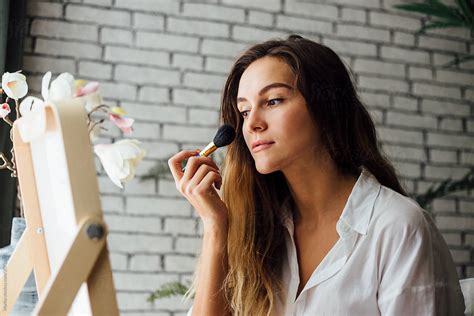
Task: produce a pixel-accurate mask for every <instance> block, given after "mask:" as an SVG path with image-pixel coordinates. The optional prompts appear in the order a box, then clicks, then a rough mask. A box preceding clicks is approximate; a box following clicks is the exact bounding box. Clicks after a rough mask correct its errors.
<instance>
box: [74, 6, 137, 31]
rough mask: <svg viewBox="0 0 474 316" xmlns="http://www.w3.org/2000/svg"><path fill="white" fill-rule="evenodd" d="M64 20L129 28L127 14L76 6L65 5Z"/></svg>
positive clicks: (128, 15)
mask: <svg viewBox="0 0 474 316" xmlns="http://www.w3.org/2000/svg"><path fill="white" fill-rule="evenodd" d="M66 19H68V20H72V21H81V22H92V23H95V24H99V25H114V26H130V20H131V18H130V13H129V12H125V11H116V10H107V9H99V8H94V7H86V6H83V5H76V4H68V5H66Z"/></svg>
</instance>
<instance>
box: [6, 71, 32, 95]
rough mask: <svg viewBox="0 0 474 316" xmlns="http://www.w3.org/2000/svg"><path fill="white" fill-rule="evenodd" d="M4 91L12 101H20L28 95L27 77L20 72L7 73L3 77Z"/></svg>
mask: <svg viewBox="0 0 474 316" xmlns="http://www.w3.org/2000/svg"><path fill="white" fill-rule="evenodd" d="M2 89H3V91H5V93H6V94H7V96H8V97H9V98H11V99H14V100H18V99H21V98H23V97H24V96H25V95H26V94H27V93H28V85H27V83H26V77H25V75H23V74H21V73H20V72H14V73H9V72H6V73H4V74H3V76H2Z"/></svg>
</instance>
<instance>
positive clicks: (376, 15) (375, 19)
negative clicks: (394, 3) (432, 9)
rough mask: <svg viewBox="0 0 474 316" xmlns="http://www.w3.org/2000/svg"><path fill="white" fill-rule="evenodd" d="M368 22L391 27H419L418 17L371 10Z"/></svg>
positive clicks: (413, 28)
mask: <svg viewBox="0 0 474 316" xmlns="http://www.w3.org/2000/svg"><path fill="white" fill-rule="evenodd" d="M369 20H370V24H372V25H376V26H385V27H389V28H391V29H401V30H409V31H417V30H419V29H420V28H421V19H420V18H410V17H405V16H400V15H395V14H386V13H380V12H374V11H371V12H370V13H369Z"/></svg>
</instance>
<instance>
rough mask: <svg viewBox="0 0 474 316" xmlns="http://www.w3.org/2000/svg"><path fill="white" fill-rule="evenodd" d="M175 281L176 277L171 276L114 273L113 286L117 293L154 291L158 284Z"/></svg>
mask: <svg viewBox="0 0 474 316" xmlns="http://www.w3.org/2000/svg"><path fill="white" fill-rule="evenodd" d="M176 281H177V280H176V276H174V275H172V274H163V273H131V272H121V271H118V272H116V273H114V285H115V288H116V289H117V290H118V291H121V290H127V291H154V290H156V289H157V288H159V287H160V284H164V283H168V282H176ZM145 301H146V300H145ZM143 305H144V304H143Z"/></svg>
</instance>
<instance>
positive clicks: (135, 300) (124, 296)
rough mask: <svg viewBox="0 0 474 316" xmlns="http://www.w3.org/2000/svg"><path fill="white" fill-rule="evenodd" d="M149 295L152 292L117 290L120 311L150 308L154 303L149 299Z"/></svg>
mask: <svg viewBox="0 0 474 316" xmlns="http://www.w3.org/2000/svg"><path fill="white" fill-rule="evenodd" d="M149 296H150V293H129V292H117V305H118V308H119V309H120V313H121V314H122V313H123V311H127V310H136V309H142V310H150V309H151V308H152V307H153V303H151V302H148V301H147V298H148V297H149Z"/></svg>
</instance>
